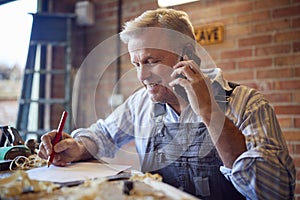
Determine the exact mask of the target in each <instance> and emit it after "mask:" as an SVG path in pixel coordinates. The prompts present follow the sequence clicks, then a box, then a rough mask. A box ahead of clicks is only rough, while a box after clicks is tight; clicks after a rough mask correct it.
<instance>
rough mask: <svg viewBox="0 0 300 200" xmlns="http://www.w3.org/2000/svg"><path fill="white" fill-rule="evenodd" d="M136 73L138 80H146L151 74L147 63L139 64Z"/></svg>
mask: <svg viewBox="0 0 300 200" xmlns="http://www.w3.org/2000/svg"><path fill="white" fill-rule="evenodd" d="M138 75H139V78H140V80H142V81H143V80H147V78H149V77H150V76H151V70H150V67H149V65H147V64H143V65H140V67H139V70H138Z"/></svg>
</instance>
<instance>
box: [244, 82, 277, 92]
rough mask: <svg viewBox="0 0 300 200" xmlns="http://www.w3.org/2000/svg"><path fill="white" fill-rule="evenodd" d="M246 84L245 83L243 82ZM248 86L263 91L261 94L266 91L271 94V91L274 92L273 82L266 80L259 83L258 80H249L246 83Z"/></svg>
mask: <svg viewBox="0 0 300 200" xmlns="http://www.w3.org/2000/svg"><path fill="white" fill-rule="evenodd" d="M243 82H244V81H243ZM246 85H248V86H249V87H251V88H255V89H256V90H259V91H261V92H264V91H267V92H269V91H271V90H273V87H274V86H273V85H274V84H273V82H272V81H268V80H264V81H262V80H259V81H257V80H255V81H254V80H250V81H249V80H248V81H247V82H246Z"/></svg>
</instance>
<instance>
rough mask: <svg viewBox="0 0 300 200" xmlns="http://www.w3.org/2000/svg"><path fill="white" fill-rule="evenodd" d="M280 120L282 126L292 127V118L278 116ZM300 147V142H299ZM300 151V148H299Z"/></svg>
mask: <svg viewBox="0 0 300 200" xmlns="http://www.w3.org/2000/svg"><path fill="white" fill-rule="evenodd" d="M277 119H278V122H279V125H280V127H281V128H291V127H292V124H293V123H292V119H291V118H290V117H278V118H277ZM299 147H300V144H299ZM299 153H300V149H299Z"/></svg>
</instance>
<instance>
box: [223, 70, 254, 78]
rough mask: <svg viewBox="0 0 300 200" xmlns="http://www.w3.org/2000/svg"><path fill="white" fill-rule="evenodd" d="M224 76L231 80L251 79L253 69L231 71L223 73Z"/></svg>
mask: <svg viewBox="0 0 300 200" xmlns="http://www.w3.org/2000/svg"><path fill="white" fill-rule="evenodd" d="M224 77H225V78H226V79H227V80H231V81H244V80H251V79H253V77H254V73H253V71H252V70H251V71H233V72H226V73H224Z"/></svg>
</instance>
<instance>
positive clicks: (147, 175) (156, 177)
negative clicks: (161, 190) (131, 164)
mask: <svg viewBox="0 0 300 200" xmlns="http://www.w3.org/2000/svg"><path fill="white" fill-rule="evenodd" d="M146 178H150V179H152V180H155V181H159V182H162V177H161V176H160V175H159V174H151V173H145V174H134V175H132V177H130V180H131V181H143V180H145V179H146Z"/></svg>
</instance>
